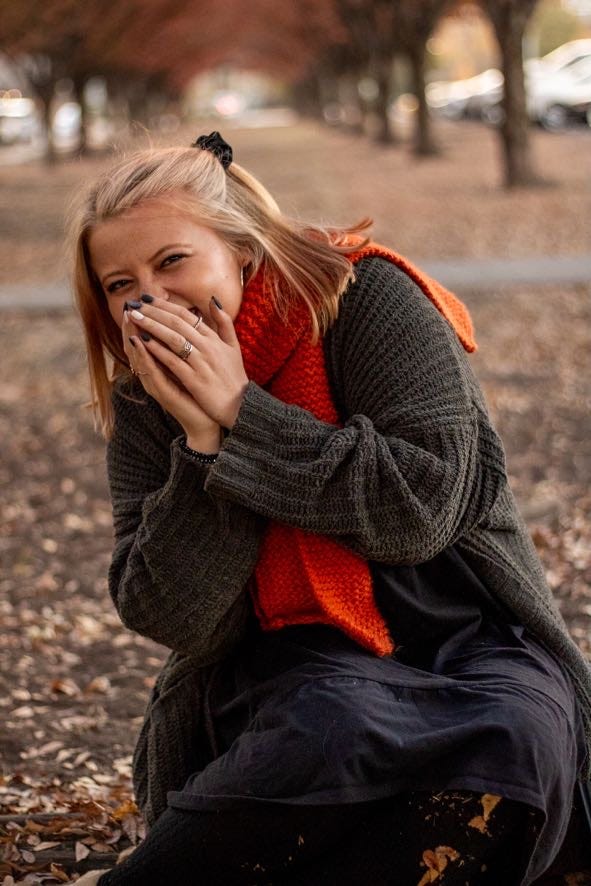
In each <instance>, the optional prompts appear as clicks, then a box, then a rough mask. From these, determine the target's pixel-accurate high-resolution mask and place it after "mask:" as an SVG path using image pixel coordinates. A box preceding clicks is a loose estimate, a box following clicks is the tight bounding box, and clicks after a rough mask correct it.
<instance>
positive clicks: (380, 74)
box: [373, 57, 397, 145]
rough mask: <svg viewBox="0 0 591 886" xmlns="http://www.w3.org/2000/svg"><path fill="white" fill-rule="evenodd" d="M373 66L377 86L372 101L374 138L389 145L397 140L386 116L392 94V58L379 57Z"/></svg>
mask: <svg viewBox="0 0 591 886" xmlns="http://www.w3.org/2000/svg"><path fill="white" fill-rule="evenodd" d="M373 67H374V77H375V80H376V83H377V87H378V95H377V98H376V100H375V103H374V111H375V114H376V116H377V127H376V132H375V136H374V138H375V140H376V141H377V142H379V143H380V144H382V145H391V144H394V143H395V142H397V138H396V137H395V135H394V133H393V131H392V127H391V125H390V118H389V116H388V110H389V107H390V98H391V96H392V59H391V58H390V57H385V58H379V59H377V60H376V62H375V65H374V66H373Z"/></svg>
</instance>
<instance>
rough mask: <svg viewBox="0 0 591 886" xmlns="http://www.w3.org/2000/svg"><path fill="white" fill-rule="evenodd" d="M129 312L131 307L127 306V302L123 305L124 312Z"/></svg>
mask: <svg viewBox="0 0 591 886" xmlns="http://www.w3.org/2000/svg"><path fill="white" fill-rule="evenodd" d="M127 310H129V305H128V304H127V302H125V303H124V305H123V311H127Z"/></svg>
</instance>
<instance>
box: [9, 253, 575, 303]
mask: <svg viewBox="0 0 591 886" xmlns="http://www.w3.org/2000/svg"><path fill="white" fill-rule="evenodd" d="M418 264H419V266H420V267H421V268H422V270H424V271H425V272H426V273H427V274H431V275H432V276H433V277H435V279H437V280H439V281H440V282H441V283H443V285H444V286H447V287H449V289H452V290H453V291H455V292H462V291H472V292H473V291H487V290H488V291H495V290H499V289H500V290H503V289H505V288H507V287H511V286H523V285H532V284H534V285H536V286H545V285H552V286H556V285H559V286H560V285H577V284H589V283H591V254H590V255H564V256H554V257H552V256H550V257H547V256H544V257H540V256H533V257H531V258H520V259H507V260H505V259H500V258H495V259H484V260H478V259H466V260H461V259H457V260H451V261H423V260H419V261H418ZM71 306H72V301H71V296H70V293H69V291H68V285H67V283H66V282H65V281H58V282H57V283H50V284H43V285H41V284H38V285H35V284H31V283H29V284H27V285H20V286H6V287H0V310H3V309H4V310H14V309H15V308H17V309H22V310H26V311H46V310H51V309H55V308H58V309H70V308H71Z"/></svg>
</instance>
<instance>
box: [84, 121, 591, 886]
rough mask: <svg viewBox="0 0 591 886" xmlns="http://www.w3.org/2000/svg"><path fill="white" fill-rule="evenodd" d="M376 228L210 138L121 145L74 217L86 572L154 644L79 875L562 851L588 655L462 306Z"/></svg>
mask: <svg viewBox="0 0 591 886" xmlns="http://www.w3.org/2000/svg"><path fill="white" fill-rule="evenodd" d="M368 227H369V222H367V221H365V222H363V223H361V224H359V225H358V226H357V227H353V228H349V229H343V230H337V229H329V230H324V229H321V228H320V227H317V226H312V225H304V224H302V223H300V222H296V221H294V220H291V219H288V218H286V217H285V216H284V215H282V213H281V212H280V210H279V208H278V207H277V205H276V203H275V201H274V200H273V199H272V198H271V197H270V195H269V194H268V193H267V191H266V190H265V189H264V188H263V186H262V185H261V184H260V183H259V182H258V181H257V180H256V179H254V178H253V177H252V176H250V175H249V174H248V173H247V172H246V171H245V170H244V169H242V168H241V167H240V166H238V165H237V164H235V163H233V162H232V152H231V148H230V147H229V146H228V145H227V144H226V143H225V142H224V141H223V140H222V139H221V137H220V136H219V134H218V133H212V134H211V136H207V137H206V136H201V137H200V138H199V139H198V140H197V142H196V143H195V145H193V146H192V147H191V148H176V149H162V150H153V151H144V152H140V153H139V154H138V155H135V156H133V157H131V158H129V159H127V160H123V161H121V162H119V163H118V164H117V165H116V166H115V167H114V168H113V169H111V170H109V172H108V174H107V175H105V176H103V178H101V179H100V180H99V181H98V182H97V183H95V184H94V185H93V186H92V187H91V188H90V190H89V192H88V193H87V194H86V195H85V196H84V198H83V202H82V203H81V206H80V207H79V209H78V211H77V212H76V213H75V215H74V216H73V222H72V238H73V241H74V243H75V244H76V258H75V291H76V297H77V301H78V306H79V309H80V313H81V316H82V319H83V322H84V329H85V335H86V343H87V349H88V355H89V366H90V376H91V383H92V390H93V394H94V398H95V401H96V404H97V408H98V412H99V415H100V419H101V422H102V427H103V430H104V432H105V434H106V436H107V437H108V438H109V444H108V454H107V463H108V471H109V481H110V487H111V495H112V501H113V515H114V525H115V549H114V553H113V560H112V564H111V568H110V575H109V580H110V591H111V594H112V597H113V600H114V603H115V606H116V607H117V610H118V612H119V614H120V617H121V619H122V621H123V622H124V624H125V625H126V626H127V627H129V628H130V629H132V630H135V631H138V633H140V634H143V635H145V636H147V637H151V638H152V639H154V640H156V641H157V642H159V643H162V644H163V645H165V646H167V647H168V648H169V649H170V650H171V653H170V655H169V658H168V659H167V662H166V664H165V666H164V668H163V670H162V672H161V674H160V676H159V678H158V680H157V682H156V685H155V687H154V689H153V691H152V694H151V697H150V701H149V704H148V708H147V711H146V717H145V722H144V725H143V727H142V730H141V733H140V736H139V740H138V743H137V746H136V749H135V752H134V758H133V773H134V787H135V792H136V797H137V801H138V804H139V806H140V808H141V809H142V811H143V814H144V816H145V818H146V821H147V823H148V825H149V828H150V830H149V832H148V835H147V838H146V840H145V841H144V842H143V843H142V844H141V845H140V846H139V847H138V848H137V849H136V850H135V851H134V852H133V853H132V854H131V856H130V857H129V858H127V859H126V860H125V862H124V863H122V864H121V865H119V866H117V867H116V868H114V869H112V870H110V871H107V872H92V873H91V874H89V875H86V876H85V877H84V878H83V879H82V881H79V882H84V883H91V882H92V883H95V882H100V884H101V886H115V884H129V886H131V884H139V883H141V884H148V883H155V884H156V883H158V884H161V883H175V884H177V886H183V884H188V883H193V882H204V883H220V884H224V886H225V884H230V883H274V884H307V886H311V884H320V883H323V884H334V883H339V884H348V883H350V884H353V883H355V884H372V886H377V884H392V883H396V884H401V886H407V884H408V886H410V884H412V886H416V884H421V886H422V884H424V883H429V882H435V881H436V880H439V879H441V882H443V883H445V884H455V883H462V884H465V883H470V884H480V883H483V884H484V883H491V884H492V883H500V882H503V883H504V884H510V883H511V884H512V883H515V884H521V883H523V884H528V883H531V882H533V880H534V879H535V878H536V877H537V876H539V875H540V874H541V873H542V872H543V871H544V870H546V869H547V868H548V866H549V864H550V863H551V861H552V859H553V858H554V856H555V855H556V853H557V851H558V848H559V846H560V844H561V841H562V839H563V837H564V834H565V830H566V827H567V823H568V817H569V812H570V808H571V804H572V795H573V789H574V784H575V780H576V778H577V777H578V776H580V775H585V776H586V775H587V772H588V757H587V754H588V743H589V740H590V737H591V736H590V733H591V728H590V723H591V717H590V713H591V679H590V671H589V666H588V664H587V662H586V661H585V659H584V658H583V657H582V655H581V654H580V652H579V651H578V649H577V647H576V645H575V644H574V642H573V641H572V640H571V638H570V637H569V635H568V633H567V630H566V627H565V625H564V622H563V621H562V619H561V617H560V615H559V613H558V610H557V608H556V606H555V604H554V602H553V600H552V597H551V593H550V590H549V588H548V586H547V584H546V582H545V579H544V573H543V569H542V566H541V563H540V561H539V558H538V557H537V554H536V551H535V548H534V546H533V543H532V541H531V539H530V537H529V535H528V532H527V529H526V527H525V525H524V523H523V521H522V519H521V516H520V514H519V512H518V510H517V508H516V505H515V500H514V498H513V495H512V492H511V490H510V488H509V485H508V481H507V475H506V470H505V455H504V451H503V447H502V443H501V441H500V440H499V438H498V436H497V434H496V432H495V430H494V428H493V427H492V424H491V421H490V418H489V416H488V414H487V410H486V405H485V402H484V398H483V395H482V392H481V390H480V387H479V385H478V382H477V380H476V378H475V376H474V374H473V372H472V369H471V367H470V365H469V362H468V359H467V356H466V352H471V351H474V350H475V348H476V343H475V341H474V336H473V329H472V324H471V320H470V316H469V314H468V312H467V310H466V308H465V307H464V305H463V304H462V303H461V302H460V301H459V300H458V299H456V298H455V297H454V296H453V295H452V294H451V293H449V292H448V291H447V290H445V289H444V288H443V287H442V286H440V285H439V284H437V283H436V282H435V281H433V280H431V279H430V278H428V277H427V276H426V275H424V274H423V273H422V272H421V271H420V270H419V269H417V268H415V267H414V266H413V265H411V264H410V263H409V262H408V261H406V260H405V259H404V258H402V257H401V256H399V255H397V254H396V253H394V252H392V251H390V250H388V249H386V248H385V247H381V246H379V245H377V244H372V243H369V242H368V241H367V239H364V237H363V232H364V231H366V230H367V228H368ZM110 363H111V364H112V370H111V369H110V367H109V364H110ZM146 395H148V396H146ZM585 726H586V740H587V741H586V742H585V734H584V728H585Z"/></svg>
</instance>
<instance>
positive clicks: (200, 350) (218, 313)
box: [124, 298, 248, 429]
mask: <svg viewBox="0 0 591 886" xmlns="http://www.w3.org/2000/svg"><path fill="white" fill-rule="evenodd" d="M126 313H128V312H126ZM210 317H211V319H212V320H213V322H214V323H215V325H216V326H217V330H218V331H217V332H215V331H214V330H213V329H211V328H210V327H209V326H208V325H206V324H205V323H204V322H203V321H202V322H200V323H199V324H198V325H197V327H196V328H194V325H195V315H194V314H192V313H191V312H190V311H188V310H187V309H186V308H181V307H179V306H178V305H174V304H172V303H171V302H168V301H166V300H165V299H160V298H154V300H153V302H152V303H150V304H144V305H142V308H141V310H140V311H139V312H138V311H135V310H134V311H132V312H131V316H130V317H128V319H127V321H124V329H125V326H126V324H129V325H134V326H137V328H138V329H141V331H142V332H143V333H144V334H145V333H148V334H149V335H150V340H149V341H142V340H141V339H138V340H137V341H136V350H137V349H138V348H139V347H141V348H142V349H143V350H144V351H145V352H146V354H148V355H149V356H151V357H152V358H153V359H154V358H155V360H158V361H159V362H160V363H161V364H163V365H164V366H165V367H167V369H168V370H170V372H171V373H172V374H173V375H174V376H175V377H176V379H177V380H178V382H180V384H181V385H182V386H183V388H184V389H185V390H186V391H187V392H188V393H189V395H190V396H191V397H192V399H193V400H194V402H195V403H196V404H197V405H198V407H200V408H201V409H202V410H203V412H205V413H206V414H207V415H208V416H209V418H210V419H211V420H213V421H215V422H217V423H218V424H219V425H221V426H222V427H225V428H228V429H230V428H232V426H233V425H234V422H235V421H236V417H237V415H238V412H239V410H240V405H241V403H242V398H243V396H244V391H245V390H246V387H247V385H248V376H247V375H246V371H245V369H244V363H243V361H242V353H241V351H240V343H239V342H238V338H237V336H236V331H235V329H234V324H233V323H232V319H231V317H230V316H229V314H227V313H226V312H225V311H224V310H223V309H220V308H218V307H217V306H216V305H215V302H214V300H213V299H212V300H211V301H210ZM135 340H136V337H135V336H134V341H135ZM185 341H188V342H190V343H191V345H192V350H191V353H190V355H189V357H188V359H186V360H181V358H180V357H179V356H178V353H179V352H180V351H181V349H182V347H183V345H184V343H185ZM131 359H132V364H133V365H134V368H135V369H136V371H142V370H141V367H138V366H137V365H136V364H135V362H134V357H133V354H132V355H131ZM143 381H144V379H143V378H142V383H143ZM149 383H150V384H151V383H152V380H150V382H149ZM144 387H145V385H144ZM148 393H150V391H149V392H148ZM165 408H167V407H165ZM169 411H170V410H169ZM179 420H180V419H179ZM181 424H182V422H181Z"/></svg>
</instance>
